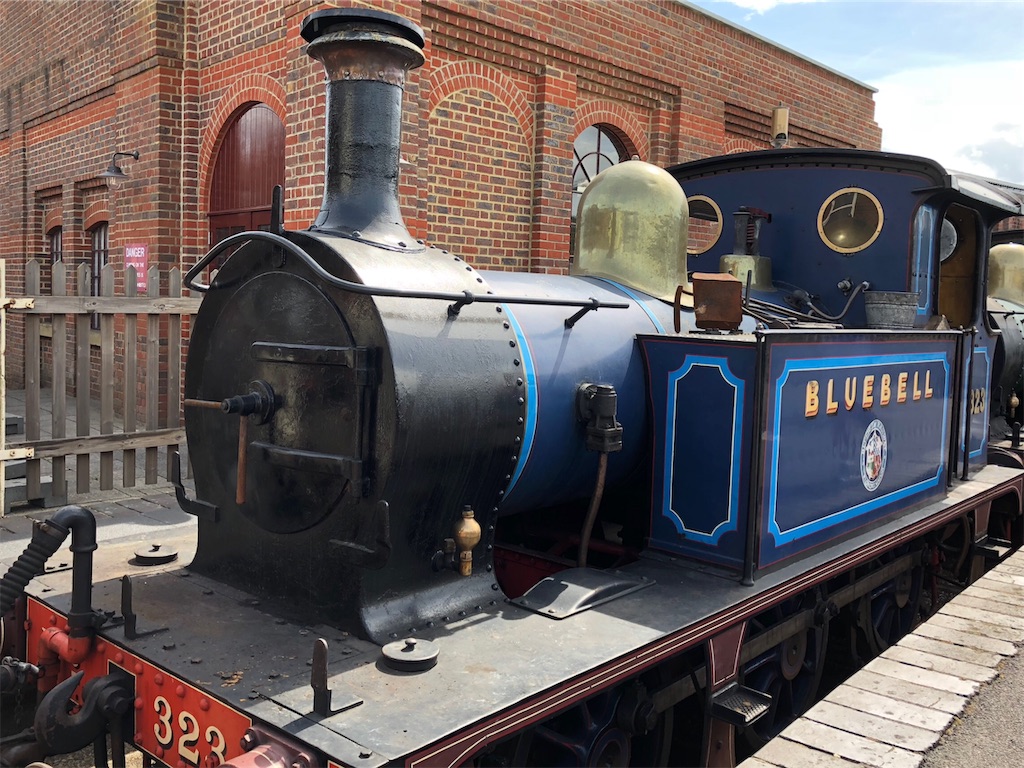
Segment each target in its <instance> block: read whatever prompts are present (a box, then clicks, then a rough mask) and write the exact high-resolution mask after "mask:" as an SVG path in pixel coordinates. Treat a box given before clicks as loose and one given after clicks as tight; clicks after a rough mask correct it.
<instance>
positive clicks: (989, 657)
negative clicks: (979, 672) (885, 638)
mask: <svg viewBox="0 0 1024 768" xmlns="http://www.w3.org/2000/svg"><path fill="white" fill-rule="evenodd" d="M899 644H900V646H901V647H903V648H912V649H913V650H915V651H924V652H925V653H933V654H935V655H936V656H945V657H946V658H947V659H955V660H957V661H966V662H969V663H970V664H977V665H979V666H982V667H991V668H993V669H994V668H995V667H997V666H999V662H1000V661H1002V660H1003V656H1002V655H1001V654H998V653H994V652H993V651H983V650H980V649H978V648H968V647H966V646H963V645H956V644H954V643H948V642H943V641H942V640H936V639H934V638H931V637H927V636H925V635H916V634H911V635H907V636H906V637H904V638H903V639H902V640H900V642H899Z"/></svg>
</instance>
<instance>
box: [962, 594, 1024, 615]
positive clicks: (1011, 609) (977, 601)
mask: <svg viewBox="0 0 1024 768" xmlns="http://www.w3.org/2000/svg"><path fill="white" fill-rule="evenodd" d="M950 603H955V604H956V605H957V606H960V607H962V608H974V609H975V610H978V611H982V612H984V613H989V614H992V613H998V614H1000V615H1002V616H1010V617H1012V618H1016V619H1021V620H1024V605H1015V604H1013V603H1007V602H1003V601H999V600H989V599H986V598H984V597H979V596H978V595H977V594H975V593H974V592H972V593H971V594H969V595H968V594H964V595H959V596H958V597H956V598H955V599H953V600H951V601H950Z"/></svg>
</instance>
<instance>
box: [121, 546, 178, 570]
mask: <svg viewBox="0 0 1024 768" xmlns="http://www.w3.org/2000/svg"><path fill="white" fill-rule="evenodd" d="M177 559H178V550H176V549H175V548H174V547H167V546H164V545H163V544H150V545H149V546H147V547H142V548H141V549H136V550H135V557H133V558H132V559H131V560H129V561H128V562H129V563H131V564H132V565H163V564H164V563H170V562H172V561H174V560H177Z"/></svg>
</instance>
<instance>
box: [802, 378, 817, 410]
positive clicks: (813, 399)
mask: <svg viewBox="0 0 1024 768" xmlns="http://www.w3.org/2000/svg"><path fill="white" fill-rule="evenodd" d="M817 415H818V382H817V381H814V380H811V381H808V382H807V395H806V397H805V398H804V416H806V417H807V418H808V419H809V418H811V417H812V416H817Z"/></svg>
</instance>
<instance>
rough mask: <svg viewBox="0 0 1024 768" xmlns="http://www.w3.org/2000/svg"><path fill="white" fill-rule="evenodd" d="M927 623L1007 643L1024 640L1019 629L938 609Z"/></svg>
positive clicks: (1023, 635)
mask: <svg viewBox="0 0 1024 768" xmlns="http://www.w3.org/2000/svg"><path fill="white" fill-rule="evenodd" d="M928 624H929V625H933V626H938V627H946V628H947V629H956V630H959V631H960V632H966V633H967V634H970V635H978V636H979V637H991V638H995V639H996V640H1005V641H1007V642H1009V643H1019V642H1022V641H1024V633H1022V632H1021V631H1020V630H1017V629H1012V628H1010V627H1001V626H999V625H997V624H992V623H990V622H987V621H978V620H977V619H965V618H963V617H962V616H954V615H952V614H949V613H945V612H944V611H940V612H939V613H937V614H935V615H934V616H932V617H931V618H929V619H928Z"/></svg>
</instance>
